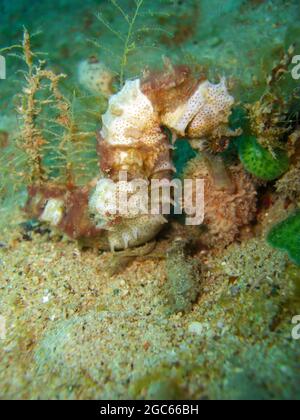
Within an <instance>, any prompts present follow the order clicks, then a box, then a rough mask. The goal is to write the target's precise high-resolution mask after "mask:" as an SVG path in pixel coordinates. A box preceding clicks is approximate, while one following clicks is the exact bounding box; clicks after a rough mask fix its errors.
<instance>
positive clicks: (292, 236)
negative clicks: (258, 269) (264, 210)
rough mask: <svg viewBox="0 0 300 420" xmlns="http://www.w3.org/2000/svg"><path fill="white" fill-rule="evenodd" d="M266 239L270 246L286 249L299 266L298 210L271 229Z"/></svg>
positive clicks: (299, 212)
mask: <svg viewBox="0 0 300 420" xmlns="http://www.w3.org/2000/svg"><path fill="white" fill-rule="evenodd" d="M267 240H268V242H269V244H270V245H271V246H273V247H274V248H278V249H280V250H282V251H286V252H287V253H288V255H289V257H290V259H291V260H292V261H293V262H294V263H295V264H296V265H298V266H300V210H298V211H296V213H294V214H292V215H291V216H289V217H288V218H287V219H286V220H284V221H283V222H281V223H279V224H278V225H276V226H275V227H273V228H272V229H271V231H270V232H269V234H268V237H267Z"/></svg>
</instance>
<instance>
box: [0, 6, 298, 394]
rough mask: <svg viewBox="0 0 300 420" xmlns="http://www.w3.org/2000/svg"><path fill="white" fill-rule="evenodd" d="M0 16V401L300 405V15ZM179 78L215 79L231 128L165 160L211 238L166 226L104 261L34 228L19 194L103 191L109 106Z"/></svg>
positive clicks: (95, 9) (28, 10) (94, 251)
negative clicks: (113, 99)
mask: <svg viewBox="0 0 300 420" xmlns="http://www.w3.org/2000/svg"><path fill="white" fill-rule="evenodd" d="M0 6H1V13H0V55H1V56H3V57H4V58H5V60H6V78H5V79H4V78H3V79H1V80H0V169H1V170H0V398H1V399H170V400H172V399H174V400H175V399H203V400H204V399H232V400H235V399H258V400H261V399H263V400H264V399H266V400H267V399H299V395H300V393H299V391H300V341H299V339H300V331H299V326H298V325H297V324H300V316H299V315H300V216H299V215H300V213H299V205H300V140H299V139H300V129H299V110H300V103H299V88H300V71H299V78H298V79H299V80H297V77H295V72H294V73H293V70H295V66H296V64H297V63H298V62H299V61H300V60H298V61H297V60H295V57H296V56H298V55H299V54H300V46H299V40H300V25H299V19H300V4H299V1H298V0H291V1H287V0H282V1H281V0H274V1H264V0H228V1H220V0H185V1H180V0H164V1H161V0H156V1H149V0H144V1H142V0H137V1H135V0H118V1H115V0H112V1H109V0H85V1H80V0H72V1H71V0H51V1H50V0H43V1H42V2H41V1H38V0H32V1H26V0H19V1H17V0H15V1H13V2H11V1H6V0H0ZM39 60H42V61H45V63H42V64H41V63H40V61H39ZM170 63H172V64H170ZM178 65H186V66H189V68H190V69H191V71H192V72H193V74H196V75H197V76H199V74H203V73H204V74H205V76H206V77H207V78H208V79H209V80H210V81H211V82H212V83H218V82H219V80H220V79H221V78H223V77H225V78H226V80H227V84H228V89H229V91H230V94H231V95H232V96H233V97H234V99H235V103H234V106H233V110H232V114H231V115H230V119H229V122H228V127H229V128H230V130H233V131H234V130H240V129H241V131H239V132H236V133H237V134H236V135H235V136H233V135H232V138H227V136H225V137H226V138H225V139H224V136H222V137H220V138H218V139H217V140H218V141H216V143H214V142H211V143H209V145H208V146H207V145H206V146H207V147H208V149H209V150H207V148H206V149H205V151H204V152H203V153H202V150H200V151H199V150H197V148H196V150H194V149H195V148H194V149H193V148H192V147H191V146H193V144H191V142H189V140H188V139H187V138H186V139H183V140H182V139H181V140H178V141H177V142H176V144H175V146H176V149H175V150H174V152H173V155H172V159H173V163H174V165H175V168H176V174H175V175H176V176H177V177H190V178H199V177H200V178H201V177H204V178H205V177H206V181H207V182H208V183H209V185H210V191H211V193H210V196H209V197H206V198H207V201H208V202H209V207H208V208H207V211H208V212H209V216H210V218H208V219H207V220H206V223H205V225H206V226H200V227H188V226H185V224H184V221H183V218H180V217H175V216H174V217H172V218H171V220H169V223H168V225H167V226H165V227H164V229H163V230H162V231H161V232H160V233H158V234H157V235H156V236H155V238H153V239H155V240H156V242H149V243H148V242H147V243H146V244H144V246H142V247H137V248H135V247H131V248H130V249H125V250H123V251H119V252H118V253H112V252H110V250H109V249H106V248H105V246H104V245H103V246H102V243H101V245H100V242H101V241H100V242H99V243H96V244H95V243H94V242H93V243H92V244H91V243H90V242H89V241H85V239H86V238H84V240H83V239H82V238H81V237H80V240H77V239H78V238H77V237H75V238H73V237H70V236H72V235H67V234H65V233H66V232H65V231H64V232H58V231H57V230H56V229H52V228H51V227H50V226H49V225H48V224H45V223H42V220H40V219H39V217H37V215H36V214H35V212H34V211H33V210H32V207H31V206H33V207H34V205H35V203H33V204H32V202H30V206H28V196H29V195H30V187H33V186H35V185H37V183H38V184H39V187H40V185H44V184H45V185H48V184H49V183H51V185H52V186H53V185H56V186H57V185H59V188H63V187H66V186H67V188H71V187H70V185H72V188H74V187H73V186H74V185H76V188H77V186H78V188H84V187H85V186H86V185H87V184H88V183H89V182H91V181H92V180H93V179H94V178H97V177H99V167H98V160H99V158H98V155H97V138H96V132H97V131H99V130H100V128H101V115H102V114H104V113H105V112H106V110H107V107H108V98H109V97H110V96H111V95H113V94H115V93H117V92H118V91H119V90H120V89H121V88H122V86H123V85H124V83H125V82H126V80H133V79H135V78H139V77H142V74H143V72H145V70H147V69H155V70H159V71H161V72H164V71H165V67H164V66H173V67H172V68H176V66H178ZM39 66H40V67H39ZM44 69H46V70H45V71H49V73H41V72H43V71H44ZM39 71H40V74H43V78H45V82H46V83H45V84H43V83H44V82H43V83H42V82H41V83H40V84H38V85H36V86H35V85H34V84H33V80H34V78H33V76H34V75H35V74H37V73H36V72H39ZM60 75H63V76H60ZM296 76H297V74H296ZM43 80H44V79H43ZM58 86H59V89H58V90H57V89H56V88H57V87H58ZM33 89H36V92H35V93H36V95H35V96H34V101H35V102H31V99H30V98H32V97H31V95H32V91H33ZM32 104H33V108H30V106H31V105H32ZM32 116H33V118H32V119H30V118H31V117H32ZM187 137H188V136H187ZM228 137H230V135H229V134H228ZM221 140H222V141H221ZM223 141H224V144H223ZM223 146H224V147H223ZM207 154H208V155H207ZM207 156H208V157H207ZM207 159H208V160H209V163H207ZM218 159H221V161H222V165H221V164H219V163H220V161H219V160H218ZM221 166H222V168H221ZM223 166H224V167H225V169H224V168H223ZM211 167H213V169H212V172H210V171H211V169H210V168H211ZM218 171H219V172H218ZM224 171H225V172H224ZM225 173H226V174H227V175H228V176H229V178H231V180H232V181H233V182H235V183H236V188H237V190H238V194H237V196H238V198H236V197H237V196H235V195H234V193H233V192H232V191H231V190H230V189H229V190H228V191H225V192H223V191H222V192H220V189H219V187H220V183H222V182H223V181H224V179H225V178H226V176H227V175H225ZM212 174H213V175H212ZM218 175H219V177H218ZM220 176H221V178H222V177H223V178H222V180H220ZM224 182H225V181H224ZM51 188H52V187H51ZM47 193H48V191H47ZM254 197H255V198H254ZM74 200H75V199H74ZM235 203H236V204H235ZM225 207H226V209H227V208H230V211H231V210H232V213H230V215H229V216H228V214H227V213H226V209H225ZM24 208H25V210H26V211H25V210H24ZM83 217H85V215H84V216H83ZM223 219H224V220H223ZM225 219H226V220H225Z"/></svg>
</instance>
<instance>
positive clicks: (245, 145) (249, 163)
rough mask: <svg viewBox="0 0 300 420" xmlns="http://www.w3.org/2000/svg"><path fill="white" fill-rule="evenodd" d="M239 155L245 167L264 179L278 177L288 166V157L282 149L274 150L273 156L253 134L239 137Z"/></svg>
mask: <svg viewBox="0 0 300 420" xmlns="http://www.w3.org/2000/svg"><path fill="white" fill-rule="evenodd" d="M239 156H240V159H241V161H242V163H243V165H244V167H245V169H246V170H247V171H248V172H250V173H251V174H252V175H255V176H256V177H257V178H260V179H263V180H264V181H273V180H274V179H277V178H279V177H280V176H281V175H283V174H284V173H285V172H286V171H287V170H288V168H289V158H288V156H287V154H286V153H285V152H284V151H282V150H276V151H275V157H274V156H272V154H271V153H270V152H269V151H268V150H267V149H264V148H263V147H262V146H261V145H260V144H259V143H258V141H257V140H256V138H255V137H254V136H242V137H240V139H239Z"/></svg>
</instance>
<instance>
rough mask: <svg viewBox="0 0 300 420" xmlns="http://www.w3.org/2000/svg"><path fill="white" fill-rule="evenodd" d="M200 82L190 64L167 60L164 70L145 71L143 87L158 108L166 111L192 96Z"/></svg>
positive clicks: (162, 111) (160, 111) (159, 110)
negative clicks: (177, 64)
mask: <svg viewBox="0 0 300 420" xmlns="http://www.w3.org/2000/svg"><path fill="white" fill-rule="evenodd" d="M201 79H202V77H201ZM203 80H205V77H204V76H203ZM198 83H199V80H197V79H196V78H195V77H194V76H193V75H192V72H191V70H190V68H189V67H188V66H184V65H180V66H173V65H172V64H171V63H170V62H169V61H168V60H167V61H166V62H165V69H164V70H163V71H151V72H150V71H147V72H145V74H144V77H143V79H142V83H141V89H142V91H143V93H144V94H145V95H146V96H147V97H148V98H149V99H150V101H151V102H152V104H153V105H154V107H155V108H156V110H157V111H158V112H159V113H165V112H169V111H173V110H175V109H176V108H177V107H178V106H179V105H180V104H181V103H183V102H185V101H186V100H187V99H188V98H190V97H191V96H192V94H193V93H194V92H195V90H196V88H197V86H198Z"/></svg>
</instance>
